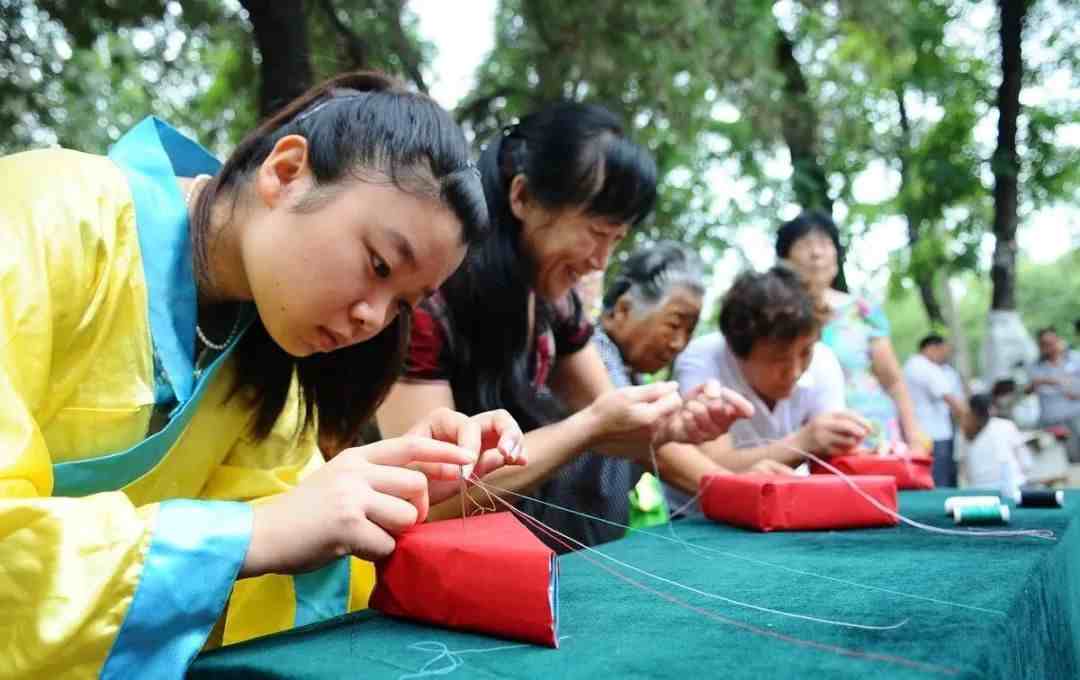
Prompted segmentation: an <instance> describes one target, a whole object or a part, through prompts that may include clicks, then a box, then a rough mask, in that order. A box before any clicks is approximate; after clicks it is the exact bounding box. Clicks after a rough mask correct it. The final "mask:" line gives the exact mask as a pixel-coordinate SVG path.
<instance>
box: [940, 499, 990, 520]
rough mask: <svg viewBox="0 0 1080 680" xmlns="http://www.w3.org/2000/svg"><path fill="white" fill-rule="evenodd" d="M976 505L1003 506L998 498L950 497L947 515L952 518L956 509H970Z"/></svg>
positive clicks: (947, 504)
mask: <svg viewBox="0 0 1080 680" xmlns="http://www.w3.org/2000/svg"><path fill="white" fill-rule="evenodd" d="M976 505H993V506H998V505H1001V498H999V497H998V496H949V497H948V498H946V499H945V514H946V515H948V516H950V517H951V516H952V514H953V510H955V509H956V508H970V507H972V506H976Z"/></svg>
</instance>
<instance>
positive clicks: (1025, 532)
mask: <svg viewBox="0 0 1080 680" xmlns="http://www.w3.org/2000/svg"><path fill="white" fill-rule="evenodd" d="M751 441H752V442H755V443H758V444H775V445H777V446H780V447H781V448H785V449H787V450H788V451H791V452H792V453H797V454H799V455H800V456H804V457H806V458H809V459H810V460H812V461H814V462H815V463H817V464H818V465H820V466H822V467H823V468H825V469H826V470H828V471H829V472H831V473H832V474H834V475H836V476H837V477H839V478H840V479H842V480H843V481H844V483H845V484H847V485H848V486H850V487H851V488H852V490H853V491H855V493H857V494H859V495H860V496H862V497H863V498H864V499H866V501H867V502H869V503H870V504H871V505H873V506H874V507H875V508H877V509H878V510H881V511H882V512H884V513H885V514H887V515H889V516H890V517H892V518H894V519H897V520H899V521H901V522H903V523H904V524H907V525H910V526H913V527H915V528H916V529H922V530H923V531H930V532H933V533H938V534H948V535H950V536H978V537H1010V538H1011V537H1019V536H1030V537H1032V538H1041V539H1043V540H1047V541H1053V540H1055V535H1054V532H1053V531H1051V530H1050V529H944V528H942V527H935V526H931V525H929V524H923V523H922V522H916V521H915V520H913V519H909V518H907V517H905V516H904V515H901V514H900V513H898V512H896V511H895V510H893V509H892V508H888V507H886V506H884V505H882V504H881V503H880V502H878V500H877V499H876V498H874V497H873V496H871V495H870V494H868V493H866V492H865V491H863V490H862V489H860V488H859V486H858V485H857V484H855V482H853V481H851V479H849V478H848V476H847V475H845V474H844V473H843V472H841V471H840V470H838V469H837V468H836V467H834V466H833V465H832V464H831V463H827V462H825V461H824V460H822V459H821V458H819V457H818V456H816V455H814V454H812V453H810V452H809V451H803V450H802V449H799V448H797V447H794V446H788V445H787V444H785V443H784V442H782V441H778V440H776V441H769V440H768V439H765V438H762V437H756V438H754V439H752V440H751ZM700 495H701V491H700V490H699V491H698V496H700Z"/></svg>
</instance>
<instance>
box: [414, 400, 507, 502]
mask: <svg viewBox="0 0 1080 680" xmlns="http://www.w3.org/2000/svg"><path fill="white" fill-rule="evenodd" d="M409 434H411V435H416V436H420V437H429V438H431V439H436V440H438V441H442V442H447V443H450V444H456V445H458V446H460V447H461V448H463V449H465V450H466V451H469V452H470V453H473V454H475V455H476V460H477V462H476V465H475V467H474V466H473V465H466V466H464V467H463V468H461V469H460V470H459V475H460V476H459V477H457V478H456V479H455V480H454V481H445V480H443V479H442V478H440V477H438V476H431V475H429V477H430V478H431V484H430V485H429V487H428V494H429V496H430V499H431V503H432V504H436V505H437V504H438V503H441V502H442V501H444V500H446V499H447V498H449V497H451V496H453V495H455V494H457V493H459V492H460V491H461V477H464V478H465V479H466V480H469V479H472V478H482V477H484V476H485V475H487V474H488V473H490V472H494V471H495V470H498V469H499V468H501V467H502V466H503V465H525V463H526V459H525V435H523V434H522V432H521V427H520V426H519V425H518V424H517V421H516V420H514V418H513V416H511V415H510V413H508V412H507V411H505V410H502V409H500V410H497V411H487V412H485V413H480V414H478V415H475V416H471V417H470V416H466V415H464V414H461V413H458V412H457V411H453V410H451V409H448V408H440V409H436V410H435V411H432V412H431V413H430V414H429V415H428V417H427V418H424V420H422V421H420V422H419V423H418V424H416V425H415V426H414V427H413V428H412V429H410V430H409ZM426 465H428V464H427V463H414V464H413V465H411V466H410V467H412V468H414V469H417V470H420V471H421V472H424V473H425V474H426ZM437 472H438V471H437Z"/></svg>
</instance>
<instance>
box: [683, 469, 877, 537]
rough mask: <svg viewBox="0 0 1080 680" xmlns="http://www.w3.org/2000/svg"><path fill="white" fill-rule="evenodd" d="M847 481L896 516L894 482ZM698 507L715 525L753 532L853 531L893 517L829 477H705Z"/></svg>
mask: <svg viewBox="0 0 1080 680" xmlns="http://www.w3.org/2000/svg"><path fill="white" fill-rule="evenodd" d="M850 479H851V481H852V482H853V483H854V484H855V485H856V486H858V487H859V489H861V490H862V491H863V492H865V493H867V494H868V495H869V496H870V497H871V498H873V499H874V500H876V501H877V502H878V503H880V504H881V505H883V506H885V507H886V508H889V509H890V510H892V511H893V512H896V480H895V479H893V478H892V477H887V476H858V477H851V478H850ZM700 488H701V509H702V510H704V511H705V516H706V517H708V518H709V519H712V520H715V521H717V522H724V523H726V524H734V525H736V526H741V527H746V528H748V529H757V530H758V531H791V530H815V529H853V528H857V527H881V526H892V525H894V524H896V523H897V521H898V520H897V519H896V518H895V517H893V516H892V515H890V514H888V513H886V512H884V511H882V510H880V509H878V508H876V507H874V505H872V504H871V503H870V501H868V500H866V499H865V498H863V497H862V496H860V495H859V494H858V493H857V492H856V491H855V490H854V489H852V488H851V487H850V486H848V485H847V484H846V483H845V482H844V480H842V479H840V478H839V477H837V476H835V475H833V476H831V477H825V476H823V475H811V476H809V477H797V476H789V475H764V474H745V475H706V476H705V477H703V478H702V479H701V486H700Z"/></svg>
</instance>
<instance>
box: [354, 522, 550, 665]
mask: <svg viewBox="0 0 1080 680" xmlns="http://www.w3.org/2000/svg"><path fill="white" fill-rule="evenodd" d="M375 568H376V572H377V581H376V585H375V590H374V592H373V593H372V594H371V601H370V604H371V606H372V607H373V608H375V609H378V610H379V611H381V612H383V613H384V614H389V615H391V616H399V617H402V618H406V619H412V620H415V621H423V622H425V623H431V624H434V625H437V626H444V627H446V628H452V629H454V630H466V631H474V632H478V633H485V634H488V635H495V636H498V637H503V638H509V639H512V640H524V641H526V642H532V643H535V644H539V645H546V646H548V647H558V646H559V635H558V628H559V567H558V561H557V560H556V557H555V553H554V552H552V550H551V549H550V548H548V547H547V546H545V545H544V544H543V543H541V542H540V540H539V539H537V538H536V536H534V535H533V534H532V533H531V532H530V531H529V530H528V529H526V528H525V527H524V526H522V524H521V523H520V522H518V520H517V519H515V518H514V516H513V515H511V514H510V513H508V512H497V513H489V514H484V515H477V516H475V517H468V518H466V519H465V520H464V524H463V523H462V520H461V519H453V520H445V521H442V522H428V523H426V524H420V525H417V526H415V527H413V528H411V529H409V530H408V531H406V532H405V533H404V534H402V535H401V536H399V537H398V539H397V547H396V548H395V549H394V552H393V553H392V554H391V555H390V557H388V558H386V559H385V560H382V561H380V562H378V563H376V565H375Z"/></svg>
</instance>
